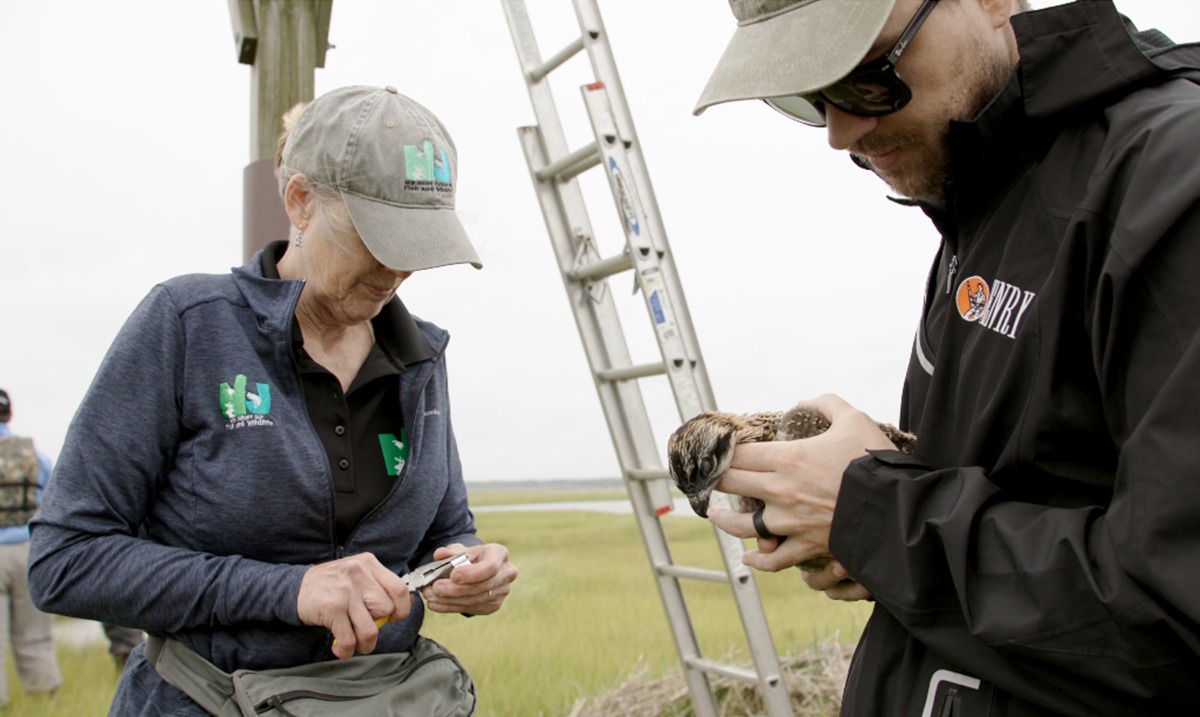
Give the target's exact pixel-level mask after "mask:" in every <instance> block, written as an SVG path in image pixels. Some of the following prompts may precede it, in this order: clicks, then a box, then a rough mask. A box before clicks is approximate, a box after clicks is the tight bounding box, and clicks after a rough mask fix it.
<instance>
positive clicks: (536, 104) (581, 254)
mask: <svg viewBox="0 0 1200 717" xmlns="http://www.w3.org/2000/svg"><path fill="white" fill-rule="evenodd" d="M502 2H503V4H504V10H505V14H506V16H507V17H508V23H509V30H510V32H511V34H512V37H513V42H514V44H515V46H516V50H517V55H518V60H519V61H520V65H521V70H522V73H523V74H525V79H526V87H527V89H528V90H529V96H530V100H531V102H532V104H533V110H534V115H535V116H536V118H537V123H538V126H537V131H536V135H537V136H538V138H539V139H540V143H539V144H538V148H540V151H541V152H544V155H536V154H531V153H530V149H533V148H534V147H530V146H528V145H529V143H528V142H527V140H526V138H522V144H523V145H526V159H527V160H529V159H530V157H534V158H535V159H533V160H532V161H536V162H538V164H530V167H531V170H533V171H534V172H535V173H534V175H533V177H532V179H533V180H534V182H535V186H543V185H545V184H546V181H553V180H555V178H548V179H547V180H539V179H538V177H537V174H536V170H540V169H542V168H544V167H545V166H547V165H549V164H551V163H553V162H554V161H555V159H557V158H562V157H565V156H567V155H569V154H571V153H570V152H569V151H568V148H567V140H566V136H565V134H564V132H563V129H562V121H561V120H560V119H559V116H558V111H557V109H556V107H555V103H554V96H553V93H552V91H551V88H550V84H549V82H548V80H547V78H545V77H542V78H540V79H536V80H535V79H533V78H532V77H531V76H530V74H529V68H537V67H540V66H542V62H541V57H540V53H539V50H538V47H537V42H536V39H535V38H534V35H533V27H532V25H531V24H530V22H529V15H528V12H527V10H526V7H525V3H524V2H523V0H502ZM553 183H555V184H557V185H558V186H559V187H560V191H559V201H560V202H568V203H569V205H570V206H568V207H561V211H560V207H559V206H558V205H555V204H553V203H551V202H548V201H542V207H543V215H544V216H545V217H546V218H547V228H548V229H549V230H550V232H551V240H552V241H553V242H554V244H555V252H556V254H558V258H559V268H560V271H561V272H562V273H563V274H564V276H565V275H566V274H567V273H568V272H570V271H573V270H574V269H575V268H576V266H575V264H573V262H575V263H578V262H576V259H577V254H576V252H578V258H580V259H592V260H591V261H586V262H584V264H595V263H601V260H600V258H599V256H598V255H596V254H594V251H595V247H594V244H592V243H591V242H590V238H591V237H594V236H595V234H594V233H592V230H591V226H590V224H589V223H588V220H587V209H586V205H585V203H584V201H583V195H582V192H581V191H580V189H579V186H578V184H577V183H576V182H574V181H573V180H571V179H566V180H557V181H554V182H553ZM539 198H540V197H539ZM547 210H550V211H559V213H560V216H561V212H563V211H565V212H568V216H571V217H577V219H572V220H570V221H573V222H575V224H576V225H578V226H570V227H569V229H571V230H573V231H575V230H577V232H576V233H578V234H579V235H580V236H581V239H582V241H584V242H586V245H585V246H583V247H581V248H582V249H583V250H584V251H578V250H579V248H578V247H569V242H570V239H571V236H570V233H571V232H562V234H563V236H560V237H557V238H556V235H555V227H554V226H551V225H552V222H551V221H550V219H549V215H548V214H547V213H546V212H547ZM556 223H557V224H561V225H562V226H564V227H567V226H568V220H566V219H560V220H559V222H556ZM572 249H575V250H576V252H573V251H572ZM589 255H590V256H589ZM600 285H601V286H606V285H607V284H606V283H602V284H600ZM570 294H571V291H570V288H569V287H568V295H570ZM577 300H578V299H577V297H575V296H571V302H572V307H573V308H574V307H576V306H577V305H576V303H575V302H576V301H577ZM606 314H607V312H606ZM611 315H612V317H613V319H612V321H610V322H607V323H606V324H605V325H604V327H605V329H606V330H605V331H604V335H603V337H602V339H603V340H602V341H597V340H596V339H592V338H590V337H588V336H584V335H583V333H582V332H581V338H582V339H583V340H584V344H585V348H586V349H587V355H588V359H589V361H590V362H591V363H592V366H591V369H592V375H593V377H594V376H596V372H597V371H600V370H605V369H618V368H626V367H628V366H630V365H631V364H632V359H630V358H629V356H628V352H627V350H626V351H622V352H621V355H619V356H611V355H610V356H609V359H610V360H609V361H608V363H607V365H597V362H596V361H595V360H594V357H597V356H601V355H605V351H606V349H605V346H621V347H624V346H625V338H624V333H623V332H621V331H620V324H619V319H617V314H616V310H615V308H614V309H613V310H612V312H611ZM576 316H577V317H578V313H576ZM614 359H615V361H614ZM632 389H633V390H634V391H637V390H638V389H637V386H636V385H633V386H632ZM622 390H623V391H628V390H629V388H628V387H627V388H624V389H622ZM631 400H632V399H631ZM637 401H638V403H639V405H641V403H640V402H641V399H640V393H639V394H638V398H637ZM630 405H632V404H630ZM608 415H609V414H608V412H607V411H606V416H608ZM609 421H610V428H611V427H612V418H611V417H609ZM629 423H632V424H634V425H631V426H629V427H628V428H626V427H621V428H620V429H619V430H618V431H617V432H614V433H613V436H614V440H616V438H615V436H618V435H629V433H628V431H629V430H630V429H635V430H637V431H639V432H642V431H644V433H639V434H635V435H645V436H650V435H652V431H651V429H650V422H649V418H648V417H647V416H646V415H645V408H644V406H642V410H641V413H640V414H639V415H632V414H631V420H630V421H629ZM643 443H644V445H640V446H637V444H635V446H636V448H635V450H634V452H632V455H634V456H636V462H627V463H623V464H622V466H621V467H622V470H629V469H636V468H656V467H659V466H661V459H660V456H659V452H658V447H657V446H655V445H654V444H653V441H649V442H643ZM625 455H626V456H629V455H631V453H630V452H626V453H625ZM647 489H648V490H650V491H651V492H652V496H653V499H654V502H655V504H656V505H655V507H656V511H659V510H661V511H669V510H670V509H671V506H672V497H671V486H670V482H669V481H666V480H664V481H655V482H651V483H648V484H647Z"/></svg>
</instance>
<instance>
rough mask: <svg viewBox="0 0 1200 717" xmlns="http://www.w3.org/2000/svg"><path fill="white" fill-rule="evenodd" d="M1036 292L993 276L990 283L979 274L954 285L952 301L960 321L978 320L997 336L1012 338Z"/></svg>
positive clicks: (1014, 336)
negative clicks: (956, 308)
mask: <svg viewBox="0 0 1200 717" xmlns="http://www.w3.org/2000/svg"><path fill="white" fill-rule="evenodd" d="M1036 296H1037V294H1035V293H1033V292H1032V291H1026V290H1025V289H1022V288H1020V287H1019V286H1013V285H1012V284H1008V283H1005V282H1003V281H1000V280H999V279H993V280H992V284H991V286H989V285H988V283H987V282H986V281H984V280H983V279H982V278H981V277H978V276H972V277H968V278H966V279H963V280H962V283H961V284H959V285H958V291H957V293H956V294H955V297H954V302H955V305H956V306H957V307H958V315H959V316H961V317H962V318H963V320H964V321H971V322H978V323H979V325H980V326H982V327H983V328H985V329H991V330H992V331H995V332H996V333H998V334H1000V335H1001V336H1005V337H1007V338H1010V339H1012V338H1016V336H1017V328H1018V327H1019V326H1020V325H1021V319H1022V318H1024V316H1025V310H1026V309H1028V308H1029V305H1030V304H1031V303H1033V300H1034V298H1035V297H1036Z"/></svg>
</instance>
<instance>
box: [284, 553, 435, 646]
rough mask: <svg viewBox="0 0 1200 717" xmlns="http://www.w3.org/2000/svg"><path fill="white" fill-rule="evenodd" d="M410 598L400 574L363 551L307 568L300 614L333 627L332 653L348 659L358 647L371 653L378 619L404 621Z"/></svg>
mask: <svg viewBox="0 0 1200 717" xmlns="http://www.w3.org/2000/svg"><path fill="white" fill-rule="evenodd" d="M412 600H413V597H412V594H411V593H409V592H408V585H406V584H405V582H404V581H403V580H401V579H400V576H398V575H396V574H395V573H393V572H392V571H391V570H388V569H387V568H386V567H384V565H383V563H380V562H379V560H378V559H377V558H376V557H375V556H374V555H372V554H371V553H359V554H358V555H352V556H350V557H348V558H341V559H339V560H333V561H330V562H328V563H321V564H319V565H313V566H312V567H310V568H309V569H308V570H306V571H305V572H304V578H303V579H302V580H301V581H300V594H299V595H298V596H297V598H296V612H297V614H298V615H299V616H300V621H301V622H302V623H304V624H305V625H322V626H324V627H327V628H329V631H330V632H332V633H333V648H332V650H333V654H334V656H335V657H337V658H338V659H345V658H347V657H350V656H352V655H353V654H354V653H355V652H356V651H357V652H361V653H362V654H364V655H365V654H369V653H371V652H373V651H374V650H375V640H376V638H377V637H379V628H378V627H377V626H376V625H375V620H376V619H377V618H386V619H387V620H388V621H389V622H393V621H396V620H403V619H404V618H405V617H407V616H408V613H409V611H410V610H412Z"/></svg>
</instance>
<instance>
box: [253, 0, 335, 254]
mask: <svg viewBox="0 0 1200 717" xmlns="http://www.w3.org/2000/svg"><path fill="white" fill-rule="evenodd" d="M332 9H333V0H229V11H230V18H231V20H232V22H233V36H234V46H235V51H236V52H237V57H238V62H241V63H242V64H247V65H250V66H251V73H250V164H249V165H247V166H246V168H245V170H244V171H243V176H242V181H243V187H244V192H243V217H242V253H243V257H242V258H243V260H246V259H249V258H250V257H251V256H252V255H253V254H254V252H256V251H258V250H259V249H262V248H263V247H264V246H266V245H267V243H268V242H271V241H274V240H276V239H286V238H287V235H288V226H289V225H288V219H287V215H286V214H285V213H284V211H283V202H282V201H281V200H280V198H279V188H278V185H277V184H276V182H275V144H276V142H277V141H278V139H279V134H280V132H282V131H283V125H282V124H281V122H280V118H281V117H282V116H283V113H284V112H286V111H287V110H288V109H290V108H291V107H293V106H295V105H296V104H297V103H300V102H309V101H311V100H312V98H313V93H314V89H313V85H314V75H315V73H316V68H318V67H324V66H325V51H326V49H327V48H328V46H329V18H330V14H331V13H332Z"/></svg>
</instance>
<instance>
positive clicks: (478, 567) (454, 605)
mask: <svg viewBox="0 0 1200 717" xmlns="http://www.w3.org/2000/svg"><path fill="white" fill-rule="evenodd" d="M455 553H466V554H467V557H468V558H470V559H471V562H470V564H468V565H463V566H461V567H457V568H455V569H454V570H452V571H451V572H450V575H449V576H447V577H445V578H443V579H441V580H435V581H434V582H433V583H432V584H430V585H428V586H426V587H425V588H423V589H422V590H421V595H422V596H423V597H424V598H425V606H426V607H427V608H429V609H430V610H432V611H433V612H457V613H463V614H466V615H490V614H492V613H494V612H496V611H497V610H499V609H500V606H501V605H502V604H503V603H504V598H506V597H508V593H509V592H510V591H511V590H512V587H511V586H512V581H514V580H516V579H517V566H515V565H513V564H512V563H510V562H508V548H506V547H504V546H503V545H500V544H499V543H487V544H486V545H475V546H472V547H470V548H467V547H464V546H462V545H461V544H459V543H452V544H450V545H447V546H445V547H442V548H438V549H437V550H435V551H434V552H433V559H434V560H440V559H442V558H448V557H450V556H451V555H454V554H455Z"/></svg>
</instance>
